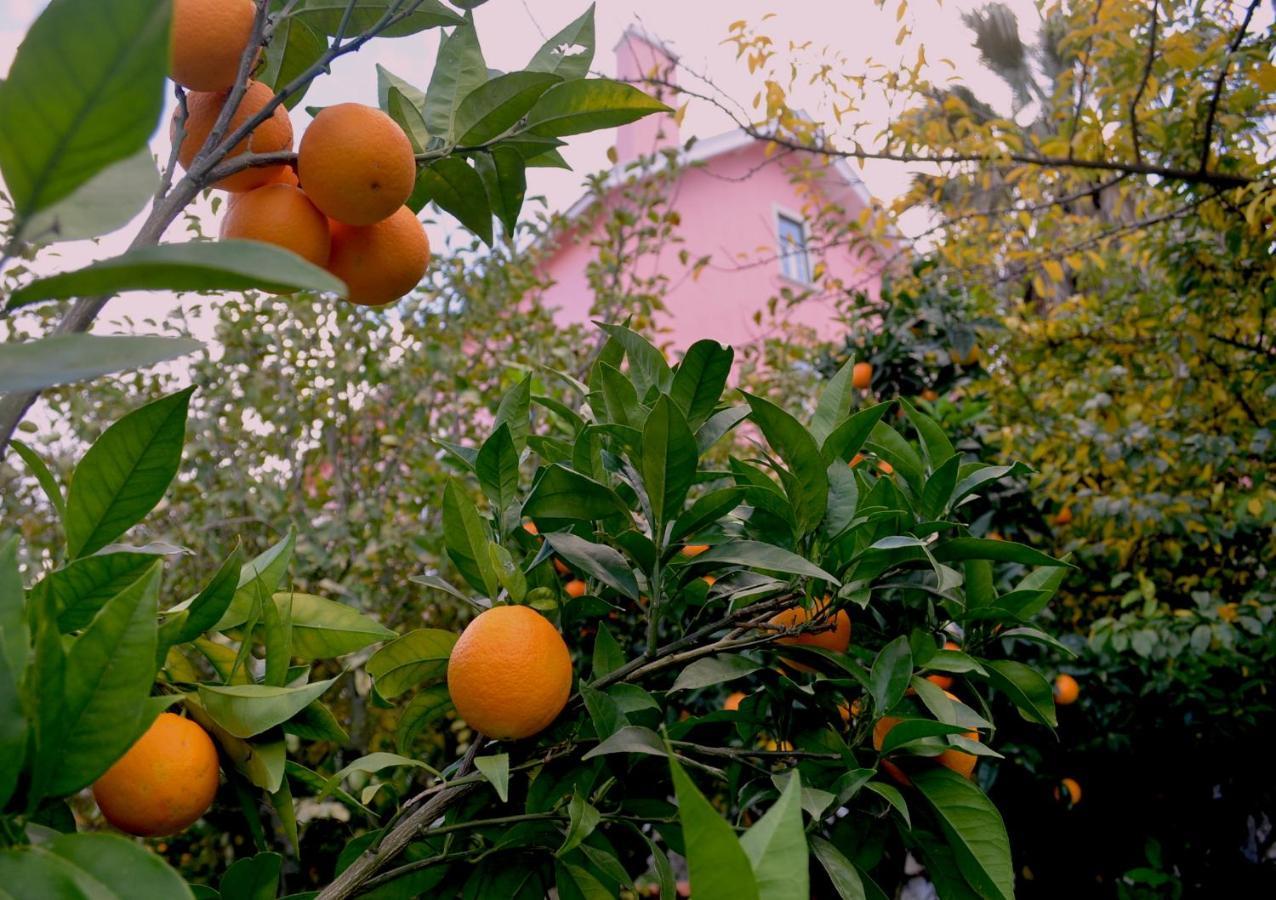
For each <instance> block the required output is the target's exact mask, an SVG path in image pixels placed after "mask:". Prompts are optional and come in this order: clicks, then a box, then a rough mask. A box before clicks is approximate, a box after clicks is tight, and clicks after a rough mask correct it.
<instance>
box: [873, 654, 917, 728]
mask: <svg viewBox="0 0 1276 900" xmlns="http://www.w3.org/2000/svg"><path fill="white" fill-rule="evenodd" d="M912 674H913V651H912V649H911V648H910V647H909V645H908V636H907V635H900V636H899V637H897V638H895V640H893V641H891V642H890V643H889V644H887V645H886V646H885V647H883V648H882V649H881V650H879V651H878V653H877V658H876V659H874V660H873V669H872V672H871V674H870V675H869V684H870V686H871V690H872V694H873V704H874V706H875V707H876V709H877V711H878V712H879V713H885V712H887V711H889V710H890V709H891V708H892V707H893V706H894V705H895V704H896V703H898V702H899V701H900V700H903V699H904V692H905V691H906V690H908V680H909V679H910V678H911V677H912Z"/></svg>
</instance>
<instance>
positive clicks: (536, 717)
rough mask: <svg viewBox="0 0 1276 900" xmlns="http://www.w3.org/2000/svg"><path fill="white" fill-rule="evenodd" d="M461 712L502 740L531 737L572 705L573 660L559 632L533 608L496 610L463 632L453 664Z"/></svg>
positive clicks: (451, 683)
mask: <svg viewBox="0 0 1276 900" xmlns="http://www.w3.org/2000/svg"><path fill="white" fill-rule="evenodd" d="M447 687H448V692H449V693H450V694H451V695H452V703H453V705H455V706H456V711H457V713H458V714H459V715H460V717H461V718H462V719H464V720H465V721H466V723H467V724H468V725H469V726H470V727H471V728H473V729H475V730H476V731H478V732H480V733H482V734H485V735H487V736H488V737H490V738H496V739H499V740H506V739H513V740H517V739H519V738H525V737H530V736H532V735H534V734H536V733H537V732H538V731H541V730H542V729H544V728H545V727H547V726H548V725H549V724H550V723H551V722H553V721H554V719H555V718H557V717H558V714H559V713H560V712H562V711H563V707H564V706H566V705H567V697H568V695H570V694H571V689H572V658H571V654H570V653H569V652H568V651H567V644H565V643H564V642H563V638H562V636H561V635H560V634H559V633H558V629H557V628H555V627H554V626H553V625H551V624H550V622H549V620H548V619H546V618H545V617H544V616H542V615H541V614H540V613H538V612H537V611H536V610H534V609H532V608H531V607H530V606H494V607H492V608H491V609H489V610H485V611H484V612H482V613H479V615H478V616H477V617H475V619H474V621H472V622H470V624H469V625H467V626H466V627H465V631H463V632H461V637H460V639H458V640H457V642H456V645H455V646H454V647H453V648H452V657H451V659H449V660H448V664H447Z"/></svg>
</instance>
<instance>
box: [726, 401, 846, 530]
mask: <svg viewBox="0 0 1276 900" xmlns="http://www.w3.org/2000/svg"><path fill="white" fill-rule="evenodd" d="M744 399H745V400H747V401H748V403H749V409H750V410H751V411H752V415H753V421H755V422H757V424H758V427H759V428H761V429H762V433H763V434H764V435H765V436H766V439H767V442H768V443H770V445H771V447H772V448H773V449H774V450H775V452H776V453H778V454H779V455H780V458H781V459H783V460H784V462H785V464H786V465H787V466H788V467H789V471H790V472H792V473H793V476H794V480H793V481H792V482H791V483H790V484H786V488H787V489H788V492H789V501H790V502H791V503H792V504H793V513H794V517H795V520H796V522H797V526H798V530H799V531H800V532H801V534H803V535H805V534H808V533H809V532H811V531H812V530H813V529H814V528H815V526H816V525H819V524H820V521H821V520H822V519H823V518H824V512H825V510H826V509H828V500H829V479H828V471H827V469H826V464H825V462H824V458H823V457H822V456H821V455H820V448H819V446H818V445H817V444H816V443H815V438H813V437H812V436H811V433H810V432H809V431H807V430H806V429H805V428H804V427H803V426H802V423H800V422H799V421H798V420H797V419H795V418H793V417H792V416H791V415H789V414H788V413H786V412H785V411H784V410H782V409H780V408H779V407H778V406H776V405H775V404H774V403H772V402H771V401H770V400H767V399H765V398H763V397H756V396H754V395H752V394H745V396H744ZM790 485H791V486H790Z"/></svg>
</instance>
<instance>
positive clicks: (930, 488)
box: [921, 454, 961, 519]
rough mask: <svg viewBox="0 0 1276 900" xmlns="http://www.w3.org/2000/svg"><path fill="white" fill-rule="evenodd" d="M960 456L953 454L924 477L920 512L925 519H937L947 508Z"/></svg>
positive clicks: (955, 479)
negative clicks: (929, 474) (928, 475)
mask: <svg viewBox="0 0 1276 900" xmlns="http://www.w3.org/2000/svg"><path fill="white" fill-rule="evenodd" d="M960 466H961V457H959V456H957V455H956V454H953V455H951V456H949V457H948V459H947V460H946V461H945V462H944V463H943V464H942V465H941V466H940V467H939V468H938V469H936V470H935V471H934V473H933V474H932V475H931V476H930V477H929V478H927V479H926V484H925V486H924V487H923V488H922V507H921V514H922V516H923V517H924V518H926V519H937V518H939V517H940V516H941V515H943V513H944V510H945V509H947V508H948V499H949V498H950V497H951V496H952V494H953V487H954V486H955V485H956V484H957V470H958V468H959V467H960Z"/></svg>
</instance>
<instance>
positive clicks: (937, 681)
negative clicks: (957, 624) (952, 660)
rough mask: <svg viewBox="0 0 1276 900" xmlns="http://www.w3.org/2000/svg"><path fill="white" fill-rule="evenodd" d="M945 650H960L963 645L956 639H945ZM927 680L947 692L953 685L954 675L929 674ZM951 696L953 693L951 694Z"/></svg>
mask: <svg viewBox="0 0 1276 900" xmlns="http://www.w3.org/2000/svg"><path fill="white" fill-rule="evenodd" d="M944 649H945V650H960V649H961V647H960V646H959V645H958V644H957V643H956V642H954V641H944ZM926 680H927V681H929V682H930V683H931V684H933V685H935V686H936V687H938V688H939V689H940V690H941V691H943V692H944V693H945V694H947V693H948V689H949V688H950V687H952V686H953V677H952V676H951V675H927V676H926ZM949 696H950V697H951V696H952V695H951V694H949Z"/></svg>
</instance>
